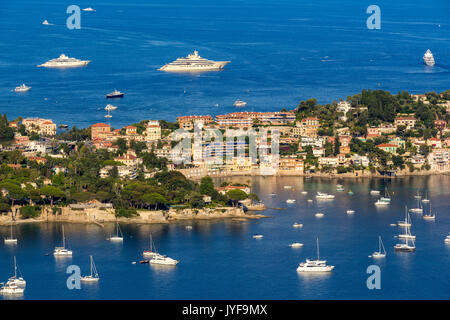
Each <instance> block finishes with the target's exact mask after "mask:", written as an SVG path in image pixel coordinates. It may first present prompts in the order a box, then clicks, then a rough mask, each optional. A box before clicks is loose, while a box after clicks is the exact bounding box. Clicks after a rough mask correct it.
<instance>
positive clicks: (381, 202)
mask: <svg viewBox="0 0 450 320" xmlns="http://www.w3.org/2000/svg"><path fill="white" fill-rule="evenodd" d="M389 204H391V197H390V196H389V191H388V189H387V187H385V188H384V197H381V198H380V199H379V200H378V201H377V202H375V205H376V206H386V205H389Z"/></svg>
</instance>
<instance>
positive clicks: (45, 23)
mask: <svg viewBox="0 0 450 320" xmlns="http://www.w3.org/2000/svg"><path fill="white" fill-rule="evenodd" d="M42 24H43V25H44V26H48V25H50V23H48V21H47V20H44V22H42Z"/></svg>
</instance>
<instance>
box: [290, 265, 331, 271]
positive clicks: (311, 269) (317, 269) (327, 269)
mask: <svg viewBox="0 0 450 320" xmlns="http://www.w3.org/2000/svg"><path fill="white" fill-rule="evenodd" d="M333 269H334V266H326V267H298V268H297V272H330V271H332V270H333Z"/></svg>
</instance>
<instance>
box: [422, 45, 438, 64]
mask: <svg viewBox="0 0 450 320" xmlns="http://www.w3.org/2000/svg"><path fill="white" fill-rule="evenodd" d="M423 63H425V64H426V65H427V66H430V67H432V66H434V64H435V62H434V57H433V54H432V53H431V51H430V49H428V50H427V52H425V54H424V55H423Z"/></svg>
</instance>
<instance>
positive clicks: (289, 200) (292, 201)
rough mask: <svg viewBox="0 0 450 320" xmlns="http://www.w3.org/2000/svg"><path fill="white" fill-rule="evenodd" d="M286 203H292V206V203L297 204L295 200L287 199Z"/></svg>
mask: <svg viewBox="0 0 450 320" xmlns="http://www.w3.org/2000/svg"><path fill="white" fill-rule="evenodd" d="M286 203H291V204H292V203H295V199H287V200H286Z"/></svg>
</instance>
